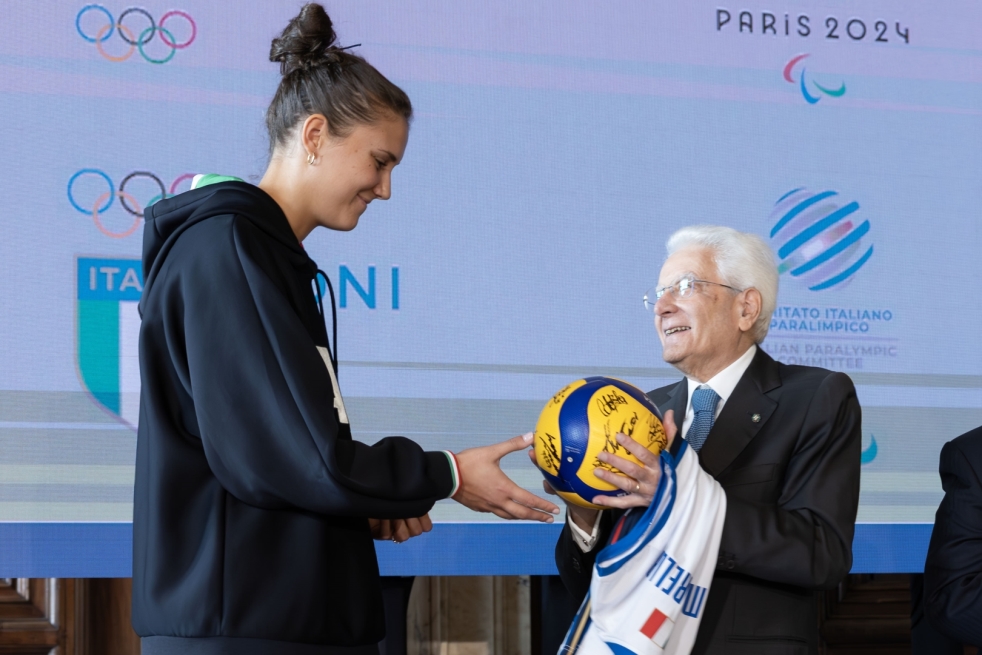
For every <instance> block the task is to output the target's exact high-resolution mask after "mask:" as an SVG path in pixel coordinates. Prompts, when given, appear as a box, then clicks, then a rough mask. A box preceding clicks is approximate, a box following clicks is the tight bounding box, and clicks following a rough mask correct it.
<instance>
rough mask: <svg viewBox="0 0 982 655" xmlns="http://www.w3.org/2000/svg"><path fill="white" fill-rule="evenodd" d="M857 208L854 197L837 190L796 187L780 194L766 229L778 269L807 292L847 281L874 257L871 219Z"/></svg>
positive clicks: (829, 287) (857, 204)
mask: <svg viewBox="0 0 982 655" xmlns="http://www.w3.org/2000/svg"><path fill="white" fill-rule="evenodd" d="M858 212H859V203H858V202H856V201H854V200H853V201H850V202H846V201H844V200H843V199H842V198H841V197H840V196H839V194H838V192H836V191H821V192H819V193H815V192H813V191H809V190H808V189H805V188H803V187H800V188H797V189H792V190H791V191H788V192H787V193H785V194H784V195H783V196H781V197H780V198H778V200H777V202H776V203H774V210H773V211H772V212H771V222H772V226H773V227H771V231H770V238H771V244H772V245H773V247H774V250H775V252H776V253H777V256H778V259H779V260H780V264H779V265H778V269H777V270H778V273H780V274H782V275H783V274H785V273H790V274H791V277H793V278H797V279H798V280H799V281H801V283H803V284H804V285H805V286H806V287H807V288H808V289H810V290H811V291H823V290H825V289H832V288H834V287H838V286H841V285H843V284H846V283H847V282H848V281H849V280H851V279H852V278H853V276H855V275H856V273H857V272H858V271H859V270H860V269H861V268H862V267H863V266H865V265H866V262H868V261H869V259H870V257H872V256H873V245H872V244H871V243H869V231H870V222H869V221H868V220H866V219H863V218H861V217H859V216H858V215H857V213H858Z"/></svg>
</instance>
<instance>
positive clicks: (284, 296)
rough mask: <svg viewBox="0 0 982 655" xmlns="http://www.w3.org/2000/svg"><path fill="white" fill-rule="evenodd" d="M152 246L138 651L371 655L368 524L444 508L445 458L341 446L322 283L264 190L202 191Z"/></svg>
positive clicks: (157, 224)
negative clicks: (318, 288) (318, 287)
mask: <svg viewBox="0 0 982 655" xmlns="http://www.w3.org/2000/svg"><path fill="white" fill-rule="evenodd" d="M144 230H145V232H144V244H143V269H144V278H145V280H146V284H145V288H144V291H143V297H142V300H141V301H140V311H141V314H142V317H143V324H142V328H141V330H140V372H141V378H142V385H143V388H142V394H141V405H140V422H139V431H138V437H137V453H136V492H135V502H134V511H133V626H134V628H135V629H136V632H137V633H138V634H139V635H140V636H141V637H143V652H144V653H145V654H148V653H149V654H151V655H152V654H154V653H165V654H170V653H187V654H198V653H201V654H207V655H211V654H213V653H236V654H245V655H249V654H252V653H277V654H284V655H292V654H294V653H296V654H300V653H303V654H304V655H308V654H311V655H312V654H318V655H321V654H323V655H328V654H332V655H333V654H335V653H337V654H341V653H345V654H352V655H354V654H358V655H360V654H361V653H366V652H371V653H375V652H377V651H376V650H372V648H374V645H375V644H376V643H377V642H378V641H379V640H381V639H382V637H383V636H384V627H383V625H384V622H383V616H382V599H381V591H380V587H379V579H378V578H379V574H378V564H377V562H376V559H375V547H374V544H373V542H372V537H371V534H370V532H369V527H368V520H367V517H374V518H406V517H415V516H421V515H423V514H425V513H426V512H427V511H429V510H430V508H431V507H432V506H433V503H434V502H436V501H437V500H439V499H441V498H446V497H447V496H448V495H449V494H450V493H451V491H452V489H453V486H454V477H453V476H454V472H453V470H452V465H451V463H450V461H449V460H448V457H447V455H446V454H445V453H443V452H424V451H423V450H422V449H421V448H420V447H419V446H418V445H416V444H415V443H413V442H412V441H410V440H408V439H404V438H402V437H389V438H387V439H383V440H382V441H380V442H379V443H377V444H375V445H374V446H367V445H365V444H362V443H359V442H357V441H353V440H352V439H351V433H350V430H349V428H348V426H347V425H346V423H343V422H342V421H341V416H340V413H339V411H338V409H336V408H335V404H336V403H335V402H334V395H335V394H334V390H333V386H332V382H331V376H330V373H329V371H328V368H327V367H328V366H329V365H330V363H329V362H330V359H329V358H326V357H323V356H322V353H324V352H326V350H325V349H326V347H327V346H328V340H327V332H326V329H325V327H324V321H323V318H322V315H321V313H320V311H319V308H318V303H317V298H316V296H315V294H314V291H313V289H314V288H313V287H312V280H313V279H314V277H315V274H316V271H317V266H316V264H314V262H313V261H312V260H311V259H310V257H308V256H307V254H306V252H304V249H303V248H302V247H301V245H300V243H299V242H298V241H297V238H296V236H295V235H294V234H293V231H292V229H291V228H290V225H289V223H288V222H287V220H286V216H285V215H284V214H283V212H282V211H281V210H280V208H279V206H278V205H277V204H276V202H275V201H274V200H273V199H272V198H270V196H269V195H267V194H266V193H265V192H264V191H262V190H261V189H259V188H257V187H255V186H253V185H250V184H246V183H244V182H221V183H218V184H214V185H210V186H205V187H202V188H200V189H195V190H192V191H189V192H187V193H183V194H181V195H178V196H175V197H174V198H170V199H167V200H163V201H161V202H159V203H157V204H156V205H153V206H152V207H151V208H150V209H148V210H147V220H146V225H145V228H144ZM318 347H320V348H321V350H318ZM342 407H343V405H342ZM367 645H371V647H370V648H365V646H367ZM359 646H361V648H359Z"/></svg>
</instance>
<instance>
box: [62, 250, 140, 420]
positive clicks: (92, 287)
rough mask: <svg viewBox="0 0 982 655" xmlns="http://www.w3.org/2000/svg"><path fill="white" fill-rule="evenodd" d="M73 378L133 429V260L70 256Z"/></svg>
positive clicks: (136, 410)
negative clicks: (73, 266)
mask: <svg viewBox="0 0 982 655" xmlns="http://www.w3.org/2000/svg"><path fill="white" fill-rule="evenodd" d="M75 261H76V271H77V273H76V286H77V294H76V305H75V319H76V320H75V324H76V335H75V352H76V362H77V364H78V374H79V380H80V381H81V383H82V386H83V387H84V388H85V390H86V391H87V392H88V393H89V395H90V397H91V398H92V400H94V401H95V402H96V403H97V404H98V405H100V406H101V407H102V408H103V409H105V410H106V411H108V412H109V413H110V414H112V415H113V416H114V417H116V418H117V419H118V420H119V421H120V422H122V423H125V424H126V425H128V426H130V427H132V428H136V425H137V422H138V420H139V416H140V358H139V341H140V314H139V312H138V310H137V305H138V303H139V301H140V295H141V294H142V293H143V268H142V264H141V262H140V260H139V259H110V258H97V257H77V258H76V260H75Z"/></svg>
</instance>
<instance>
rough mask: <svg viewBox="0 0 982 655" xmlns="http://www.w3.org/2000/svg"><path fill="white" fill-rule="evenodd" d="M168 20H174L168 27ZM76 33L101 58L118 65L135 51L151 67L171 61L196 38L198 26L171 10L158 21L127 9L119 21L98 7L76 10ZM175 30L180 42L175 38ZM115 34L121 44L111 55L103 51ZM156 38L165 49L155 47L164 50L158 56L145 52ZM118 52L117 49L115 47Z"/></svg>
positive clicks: (135, 9)
mask: <svg viewBox="0 0 982 655" xmlns="http://www.w3.org/2000/svg"><path fill="white" fill-rule="evenodd" d="M168 20H171V21H173V22H172V23H171V26H170V28H167V27H164V24H165V23H167V21H168ZM178 25H180V27H177V26H178ZM75 30H76V31H77V32H78V34H79V36H81V37H82V38H83V39H85V40H86V41H88V42H89V43H92V44H95V48H96V50H98V51H99V54H100V55H102V56H103V58H105V59H108V60H109V61H112V62H117V63H118V62H121V61H126V60H127V59H129V58H130V57H132V56H133V54H134V53H135V52H139V53H140V56H141V57H143V59H144V60H145V61H147V62H149V63H151V64H166V63H167V62H169V61H170V60H171V59H173V58H174V54H175V53H176V52H177V51H178V50H183V49H184V48H187V47H188V46H189V45H191V44H192V43H194V40H195V39H196V38H197V36H198V26H197V24H196V23H195V22H194V19H193V18H191V15H190V14H188V13H187V12H185V11H180V10H178V9H172V10H170V11H168V12H167V13H165V14H164V15H163V16H161V17H160V19H159V20H155V19H154V17H153V14H151V13H150V12H149V11H147V10H146V9H143V8H142V7H129V8H127V9H124V10H123V11H122V12H121V13H120V14H119V18H115V17H114V16H113V14H112V12H111V11H109V10H108V9H107V8H106V7H104V6H102V5H99V4H91V5H85V6H84V7H82V8H81V9H79V11H78V13H77V14H76V15H75ZM175 31H176V32H178V33H179V34H180V37H181V38H182V39H183V40H178V38H177V37H175V36H174V32H175ZM114 34H115V35H116V36H118V37H119V40H120V41H121V42H122V43H123V44H124V45H123V47H122V48H121V50H122V54H113V53H110V52H108V51H107V50H106V42H107V41H109V39H110V38H111V37H112V36H113V35H114ZM155 39H157V40H159V41H160V42H161V43H162V44H163V46H164V47H163V48H162V49H161V48H159V47H157V51H158V52H159V51H160V50H163V51H164V52H163V53H162V54H161V55H160V56H152V54H156V53H150V52H148V50H151V49H153V48H154V47H155V46H152V45H151V44H152V43H153V41H154V40H155ZM168 49H169V51H168ZM117 50H120V48H119V47H118V46H117Z"/></svg>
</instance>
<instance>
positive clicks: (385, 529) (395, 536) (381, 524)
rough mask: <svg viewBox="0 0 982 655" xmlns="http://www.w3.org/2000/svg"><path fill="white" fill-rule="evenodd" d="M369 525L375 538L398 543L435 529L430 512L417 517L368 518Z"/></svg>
mask: <svg viewBox="0 0 982 655" xmlns="http://www.w3.org/2000/svg"><path fill="white" fill-rule="evenodd" d="M368 525H369V527H370V528H371V530H372V538H373V539H381V540H383V541H389V540H392V541H394V542H396V543H397V544H401V543H402V542H404V541H406V540H407V539H411V538H412V537H418V536H419V535H421V534H423V533H424V532H429V531H430V530H432V529H433V522H432V521H430V515H429V514H423V515H422V516H420V517H419V518H416V519H368Z"/></svg>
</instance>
